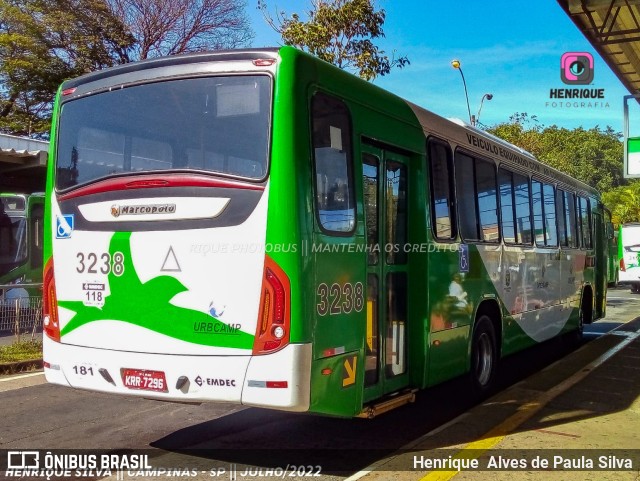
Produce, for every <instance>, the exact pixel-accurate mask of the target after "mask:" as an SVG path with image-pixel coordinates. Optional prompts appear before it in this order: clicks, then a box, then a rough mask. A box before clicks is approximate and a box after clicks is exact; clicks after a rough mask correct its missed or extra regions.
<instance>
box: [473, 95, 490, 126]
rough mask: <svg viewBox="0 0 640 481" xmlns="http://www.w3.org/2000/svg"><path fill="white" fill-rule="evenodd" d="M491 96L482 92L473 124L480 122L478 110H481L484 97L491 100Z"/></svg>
mask: <svg viewBox="0 0 640 481" xmlns="http://www.w3.org/2000/svg"><path fill="white" fill-rule="evenodd" d="M492 98H493V94H484V95H483V96H482V98H481V99H480V108H479V109H478V115H477V116H476V118H475V119H474V122H473V125H478V123H479V122H480V112H481V111H482V102H484V99H487V100H491V99H492Z"/></svg>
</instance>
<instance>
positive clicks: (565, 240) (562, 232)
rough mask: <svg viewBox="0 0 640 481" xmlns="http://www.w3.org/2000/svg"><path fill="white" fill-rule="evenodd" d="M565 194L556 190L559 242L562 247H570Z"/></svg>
mask: <svg viewBox="0 0 640 481" xmlns="http://www.w3.org/2000/svg"><path fill="white" fill-rule="evenodd" d="M564 199H565V192H564V191H563V190H561V189H557V190H556V212H557V217H558V241H559V243H560V245H561V246H562V247H568V246H569V233H568V230H567V218H566V216H565V208H564Z"/></svg>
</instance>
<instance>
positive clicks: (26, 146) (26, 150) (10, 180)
mask: <svg viewBox="0 0 640 481" xmlns="http://www.w3.org/2000/svg"><path fill="white" fill-rule="evenodd" d="M48 150H49V142H44V141H42V140H33V139H28V138H24V137H15V136H13V135H5V134H0V191H3V192H8V191H11V192H25V193H28V192H35V191H39V192H42V191H43V190H44V184H45V174H46V164H47V152H48Z"/></svg>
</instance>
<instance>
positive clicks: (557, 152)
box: [487, 113, 640, 225]
mask: <svg viewBox="0 0 640 481" xmlns="http://www.w3.org/2000/svg"><path fill="white" fill-rule="evenodd" d="M487 131H488V132H490V133H492V134H494V135H496V136H498V137H500V138H502V139H504V140H506V141H507V142H511V143H512V144H515V145H517V146H518V147H521V148H523V149H525V150H527V151H529V152H531V153H532V154H533V155H535V156H536V158H538V159H539V160H541V161H542V162H545V163H546V164H548V165H551V166H552V167H555V168H556V169H558V170H560V171H562V172H565V173H567V174H569V175H571V176H572V177H575V178H577V179H579V180H581V181H583V182H585V183H586V184H589V185H590V186H592V187H595V188H596V189H598V190H599V191H600V192H601V193H602V201H603V203H604V204H605V206H606V207H607V208H608V209H609V210H610V211H611V214H612V220H613V223H614V224H615V225H618V224H620V223H625V222H639V221H640V180H632V181H629V180H627V179H625V178H624V177H623V173H622V171H623V155H624V150H623V145H622V142H621V140H620V139H621V135H620V134H619V133H617V132H615V131H614V130H613V129H612V128H611V127H607V128H606V129H600V128H599V127H594V128H592V129H588V130H585V129H583V128H581V127H580V128H577V129H566V128H560V127H558V126H556V125H552V126H551V127H543V126H541V125H540V124H539V123H538V120H537V119H536V117H535V116H529V115H527V114H526V113H519V114H514V115H513V116H512V117H511V118H510V119H509V122H505V123H502V124H498V125H495V126H493V127H491V128H489V129H487Z"/></svg>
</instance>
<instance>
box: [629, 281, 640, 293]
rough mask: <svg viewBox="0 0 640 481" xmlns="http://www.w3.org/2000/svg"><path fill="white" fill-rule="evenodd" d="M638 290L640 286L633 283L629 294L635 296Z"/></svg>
mask: <svg viewBox="0 0 640 481" xmlns="http://www.w3.org/2000/svg"><path fill="white" fill-rule="evenodd" d="M639 290H640V284H636V283H635V282H634V283H633V284H631V292H632V293H633V294H637V293H638V291H639Z"/></svg>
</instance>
